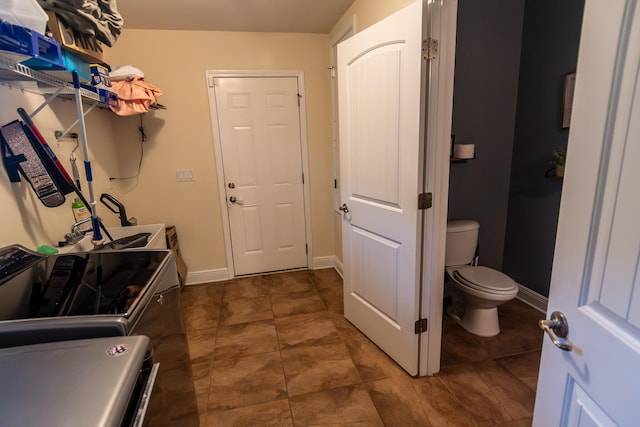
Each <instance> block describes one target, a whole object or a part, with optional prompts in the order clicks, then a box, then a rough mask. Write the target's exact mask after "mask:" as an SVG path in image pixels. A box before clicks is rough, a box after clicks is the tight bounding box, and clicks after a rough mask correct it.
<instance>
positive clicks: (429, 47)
mask: <svg viewBox="0 0 640 427" xmlns="http://www.w3.org/2000/svg"><path fill="white" fill-rule="evenodd" d="M422 57H423V58H424V59H426V60H427V61H431V60H432V59H436V58H437V57H438V40H436V39H432V38H431V37H429V38H428V39H426V40H422Z"/></svg>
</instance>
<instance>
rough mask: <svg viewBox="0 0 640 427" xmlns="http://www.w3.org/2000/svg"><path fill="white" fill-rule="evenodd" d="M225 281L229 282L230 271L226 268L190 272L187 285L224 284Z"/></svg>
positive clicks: (186, 281)
mask: <svg viewBox="0 0 640 427" xmlns="http://www.w3.org/2000/svg"><path fill="white" fill-rule="evenodd" d="M225 280H229V271H228V270H227V269H226V268H216V269H214V270H200V271H189V272H188V273H187V279H186V280H185V285H187V286H188V285H199V284H200V283H210V282H222V281H225Z"/></svg>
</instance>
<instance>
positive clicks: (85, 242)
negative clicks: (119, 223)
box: [58, 224, 167, 254]
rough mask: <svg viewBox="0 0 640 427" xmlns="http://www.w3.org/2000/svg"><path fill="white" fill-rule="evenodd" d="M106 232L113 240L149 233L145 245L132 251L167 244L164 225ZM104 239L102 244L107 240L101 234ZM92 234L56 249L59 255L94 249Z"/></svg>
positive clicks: (165, 245)
mask: <svg viewBox="0 0 640 427" xmlns="http://www.w3.org/2000/svg"><path fill="white" fill-rule="evenodd" d="M107 231H108V232H109V234H111V237H113V240H118V239H121V238H124V237H129V236H133V235H136V234H140V233H150V235H149V238H148V241H147V244H146V245H145V246H138V247H135V248H130V249H128V250H133V249H167V242H166V239H165V231H164V224H148V225H132V226H130V227H107ZM102 236H103V237H104V241H103V242H102V243H103V244H107V243H109V239H108V238H107V236H106V235H105V233H104V231H103V232H102ZM92 237H93V233H88V234H86V235H85V236H84V237H83V238H82V239H81V240H80V241H78V242H76V243H74V244H73V245H67V246H63V247H61V248H58V251H59V253H61V254H66V253H73V252H89V251H91V250H93V249H94V248H95V246H94V245H93V243H91V239H92Z"/></svg>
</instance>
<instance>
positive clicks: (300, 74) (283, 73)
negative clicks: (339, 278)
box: [206, 70, 313, 279]
mask: <svg viewBox="0 0 640 427" xmlns="http://www.w3.org/2000/svg"><path fill="white" fill-rule="evenodd" d="M222 77H231V78H242V77H246V78H252V77H253V78H261V77H295V78H296V79H297V80H298V94H299V95H300V97H299V100H300V108H299V109H298V115H299V120H300V148H301V150H302V158H301V159H300V161H301V163H302V173H303V174H304V178H305V179H304V182H303V184H302V191H303V196H304V223H305V229H306V232H305V239H306V240H305V241H306V244H307V268H309V269H310V268H311V267H312V266H313V262H312V261H313V245H312V239H311V195H310V186H309V181H310V174H309V144H308V139H307V110H306V96H305V90H304V89H305V86H304V71H303V70H207V71H206V78H207V91H208V94H209V111H210V114H211V127H212V131H213V148H214V150H215V158H216V159H215V160H216V175H217V178H218V196H219V201H220V214H221V216H222V229H223V234H224V248H225V255H226V259H227V279H233V278H234V277H235V265H234V262H233V252H232V250H231V226H230V225H229V213H228V211H227V197H226V189H225V179H224V167H223V164H222V142H221V140H220V123H219V122H218V108H217V106H216V102H215V90H214V84H213V80H214V79H215V78H222Z"/></svg>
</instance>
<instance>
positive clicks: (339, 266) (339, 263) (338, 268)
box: [333, 257, 344, 279]
mask: <svg viewBox="0 0 640 427" xmlns="http://www.w3.org/2000/svg"><path fill="white" fill-rule="evenodd" d="M334 258H335V262H334V264H333V268H335V269H336V271H337V272H338V274H339V275H340V277H342V278H343V279H344V275H343V274H342V273H343V271H344V270H343V269H342V261H340V260H339V259H338V258H337V257H334Z"/></svg>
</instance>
